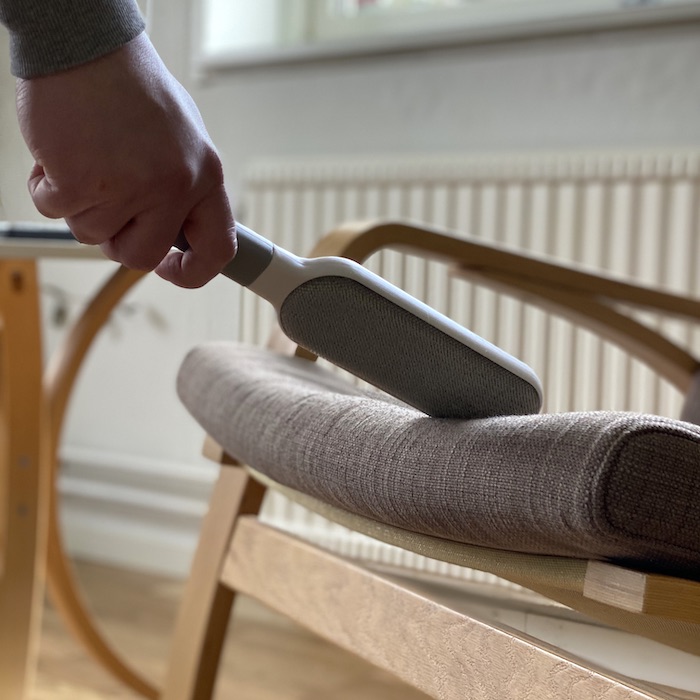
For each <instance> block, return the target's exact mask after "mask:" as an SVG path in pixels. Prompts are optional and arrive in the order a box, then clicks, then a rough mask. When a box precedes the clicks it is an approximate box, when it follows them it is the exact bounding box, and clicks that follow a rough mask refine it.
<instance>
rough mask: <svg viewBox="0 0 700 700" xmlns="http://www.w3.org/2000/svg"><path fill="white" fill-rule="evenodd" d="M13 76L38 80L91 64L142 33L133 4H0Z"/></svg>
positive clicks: (124, 0)
mask: <svg viewBox="0 0 700 700" xmlns="http://www.w3.org/2000/svg"><path fill="white" fill-rule="evenodd" d="M0 23H2V24H4V25H5V26H6V27H7V28H8V29H9V31H10V51H11V67H12V73H13V74H14V75H16V76H17V77H19V78H35V77H38V76H41V75H49V74H51V73H56V72H58V71H62V70H66V69H68V68H72V67H74V66H78V65H81V64H83V63H87V62H88V61H91V60H93V59H95V58H98V57H99V56H104V55H105V54H108V53H111V52H112V51H114V50H116V49H118V48H119V47H120V46H123V45H124V44H126V43H127V42H129V41H131V40H132V39H133V38H135V37H136V36H137V35H138V34H140V33H141V32H142V31H143V29H144V23H143V19H142V18H141V14H140V12H139V9H138V6H137V5H136V2H135V0H0Z"/></svg>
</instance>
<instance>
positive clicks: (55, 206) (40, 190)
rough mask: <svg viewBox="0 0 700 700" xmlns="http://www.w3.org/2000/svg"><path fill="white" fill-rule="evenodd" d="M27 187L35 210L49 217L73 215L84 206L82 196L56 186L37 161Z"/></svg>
mask: <svg viewBox="0 0 700 700" xmlns="http://www.w3.org/2000/svg"><path fill="white" fill-rule="evenodd" d="M27 187H28V189H29V195H30V196H31V198H32V201H33V202H34V206H35V207H36V208H37V211H38V212H39V213H40V214H43V215H44V216H46V217H48V218H49V219H61V218H64V217H70V216H74V215H75V214H77V213H79V212H80V211H81V210H82V209H83V208H84V207H85V206H86V201H85V198H84V197H83V196H80V194H79V193H77V192H68V191H67V190H66V188H65V187H58V186H57V184H56V183H55V182H54V181H53V180H52V179H51V178H50V177H49V176H48V175H47V174H46V172H45V171H44V168H43V166H42V165H40V164H39V163H34V166H33V167H32V171H31V173H30V174H29V178H28V180H27Z"/></svg>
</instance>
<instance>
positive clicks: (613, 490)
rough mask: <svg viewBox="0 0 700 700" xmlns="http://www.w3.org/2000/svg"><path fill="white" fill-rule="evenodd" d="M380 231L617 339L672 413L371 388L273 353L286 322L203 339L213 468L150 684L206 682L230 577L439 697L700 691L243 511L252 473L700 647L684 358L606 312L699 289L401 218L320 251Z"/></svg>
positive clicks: (694, 482)
mask: <svg viewBox="0 0 700 700" xmlns="http://www.w3.org/2000/svg"><path fill="white" fill-rule="evenodd" d="M383 248H400V249H401V250H405V251H410V252H412V253H415V254H420V255H422V256H426V257H429V258H433V257H434V258H437V259H441V260H443V261H447V262H448V263H449V264H451V265H452V266H453V270H454V273H455V274H459V275H466V276H468V277H470V278H471V279H478V280H479V281H480V282H483V283H485V284H487V285H493V286H496V287H498V288H499V289H505V290H507V291H508V292H509V293H512V294H515V295H519V296H522V297H525V298H527V299H528V300H529V301H532V302H535V303H538V304H543V305H545V306H546V307H547V308H550V309H555V310H556V311H558V312H560V313H562V314H563V315H565V316H566V317H568V318H575V319H576V321H577V322H579V323H581V324H582V325H583V326H586V327H588V328H591V329H594V330H595V331H597V332H599V333H600V334H601V335H603V336H604V337H606V338H610V339H612V340H614V341H615V342H616V343H618V344H620V345H622V346H623V347H624V348H626V349H627V350H628V351H629V352H630V353H632V354H634V355H635V356H637V357H639V358H641V359H643V360H644V361H645V362H647V363H648V364H649V365H650V366H651V367H653V368H654V369H655V370H656V371H657V372H658V373H659V375H661V376H663V377H665V378H667V379H669V380H670V381H671V382H673V383H674V384H675V385H676V386H677V387H679V388H680V389H681V390H682V391H683V392H684V393H686V394H688V395H689V397H690V398H689V400H688V402H687V404H686V408H685V409H684V417H685V418H686V419H687V420H686V421H681V420H674V419H669V418H662V417H658V416H647V415H639V414H633V413H623V412H607V413H606V412H590V413H577V414H549V415H547V414H544V415H540V416H515V417H499V418H494V419H487V420H480V421H437V420H434V419H430V418H427V417H425V416H422V415H421V414H417V413H416V412H415V411H413V410H412V409H408V408H406V407H403V406H400V405H397V404H396V403H394V402H391V401H387V400H385V399H384V398H383V397H381V396H378V395H375V394H373V393H371V392H370V393H369V394H365V393H364V392H363V390H361V389H357V388H355V387H354V386H353V385H352V384H351V383H349V382H346V381H345V380H344V379H343V378H342V377H340V376H338V375H337V374H335V373H332V372H329V371H326V370H325V369H323V368H321V367H319V366H317V365H315V364H313V363H312V362H309V359H313V358H312V357H311V358H310V357H309V353H307V352H305V351H297V353H296V354H297V357H291V356H288V355H287V354H285V352H283V351H281V348H284V347H285V345H286V344H285V342H284V341H283V340H281V339H280V337H279V336H275V337H274V339H273V341H272V342H271V347H272V348H274V349H267V350H266V349H260V348H251V347H245V346H240V345H237V344H234V343H214V344H209V345H206V346H203V347H200V348H196V349H195V350H193V351H192V353H190V355H189V356H188V358H187V359H186V360H185V362H184V364H183V367H182V370H181V372H180V377H179V391H180V395H181V397H182V400H183V401H184V403H185V405H186V406H187V407H188V408H189V410H190V411H191V412H192V413H193V415H194V416H195V418H196V419H197V420H198V421H199V422H200V424H201V425H202V426H203V427H204V429H205V430H206V432H207V433H208V434H209V435H210V436H211V438H210V439H209V440H208V442H207V451H208V454H209V455H210V456H212V457H213V458H215V459H217V460H218V461H219V462H220V463H221V471H220V476H219V479H218V482H217V484H216V486H215V489H214V492H213V495H212V499H211V504H210V509H209V513H208V515H207V516H206V519H205V521H204V524H203V527H202V531H201V535H200V542H199V547H198V549H197V552H196V555H195V558H194V563H193V567H192V572H191V576H190V578H189V580H188V583H187V587H186V591H185V596H184V600H183V604H182V607H181V611H180V615H179V620H178V623H177V627H176V632H175V637H174V643H173V647H172V653H171V657H170V663H169V670H168V675H167V679H166V684H165V690H164V694H163V696H162V697H163V698H165V699H166V700H175V699H176V698H177V699H185V698H187V699H188V700H195V699H196V700H203V699H204V698H209V697H210V696H211V693H212V689H213V686H214V683H215V678H216V670H217V666H218V663H219V655H220V651H221V646H222V642H223V639H224V635H225V632H226V629H227V624H228V619H229V614H230V609H231V605H232V602H233V600H234V597H235V595H236V593H242V594H245V595H250V596H253V597H254V598H256V599H258V600H260V601H262V602H263V603H264V604H266V605H268V606H270V607H272V608H273V609H275V610H277V611H280V612H282V613H284V614H285V615H287V616H289V617H290V618H292V619H294V620H296V621H297V622H300V623H301V624H303V625H305V626H306V627H308V628H309V629H310V630H312V631H314V632H316V633H318V634H319V635H321V636H323V637H325V638H327V639H329V640H331V641H333V642H335V643H336V644H338V645H340V646H341V647H343V648H345V649H348V650H350V651H352V652H355V653H356V654H359V655H360V656H361V657H363V658H365V659H367V660H369V661H370V662H372V663H373V664H376V665H378V666H380V667H381V668H384V669H386V670H388V671H390V672H392V673H394V674H396V675H397V676H398V677H400V678H402V679H403V680H405V681H406V682H408V683H409V684H411V685H413V686H415V687H416V688H418V689H420V690H422V691H424V692H426V693H428V694H429V695H430V696H433V697H436V698H467V697H468V698H493V699H498V700H502V699H506V698H513V699H518V698H566V699H570V698H585V699H592V698H595V699H598V698H616V699H618V698H619V699H620V700H622V699H623V698H624V699H625V700H632V699H634V700H642V699H645V700H651V699H656V700H661V699H666V700H670V699H672V698H677V697H688V698H691V697H695V698H697V697H700V695H696V694H694V693H692V692H687V691H678V690H674V689H673V688H669V687H661V686H659V685H655V684H652V683H649V682H641V681H636V680H632V679H630V678H626V677H624V676H621V675H620V674H616V673H613V672H611V671H609V670H605V669H603V668H598V667H595V666H594V665H592V664H590V663H588V662H586V661H584V660H583V659H581V658H578V657H576V656H574V655H572V654H571V653H569V652H567V651H565V650H563V649H559V648H555V647H553V646H551V645H550V644H547V643H544V642H542V641H539V640H537V639H534V638H532V637H530V636H528V635H526V634H523V633H520V632H517V631H516V630H514V629H511V628H508V627H507V626H504V625H501V624H499V623H497V622H492V621H483V620H481V619H479V618H477V617H474V616H472V615H471V614H465V613H463V612H457V611H455V610H453V609H451V608H449V607H445V606H444V605H441V604H439V603H437V602H436V601H435V600H433V599H431V598H430V597H429V596H426V595H421V594H418V593H416V592H415V590H413V588H412V587H410V586H408V585H406V586H404V585H401V584H400V583H398V582H397V581H396V580H395V579H394V578H392V577H388V576H384V575H381V574H379V573H377V571H375V570H372V569H370V568H367V567H364V566H362V565H360V564H359V563H358V562H354V561H350V560H347V559H345V558H343V557H341V556H338V555H336V554H332V553H330V552H328V551H326V550H324V549H321V548H319V547H317V546H315V545H312V544H310V543H309V542H306V541H303V540H300V539H298V538H296V537H294V536H292V535H290V534H288V533H286V532H283V531H281V530H279V529H276V528H274V527H271V526H269V525H266V524H264V523H263V522H261V521H260V520H259V519H258V517H257V514H258V511H259V509H260V506H261V503H262V501H263V497H264V494H265V491H266V489H268V488H269V489H273V490H276V491H280V492H282V493H283V494H285V495H286V496H288V497H289V498H291V499H292V500H293V501H296V502H298V503H300V504H302V505H304V506H306V507H307V508H309V509H310V510H312V511H315V512H317V513H320V514H322V515H323V516H325V517H327V518H328V519H330V520H332V521H334V522H337V523H339V524H341V525H344V526H346V527H349V528H351V529H353V530H355V531H358V532H361V533H364V534H366V535H370V536H371V537H374V538H376V539H379V540H381V541H383V542H387V543H390V544H393V545H396V546H398V547H401V548H403V549H406V550H408V551H410V552H414V553H418V554H423V555H426V556H428V557H431V558H434V559H437V560H441V561H445V562H449V563H452V564H458V565H462V566H467V567H471V568H474V569H477V570H480V571H484V572H490V573H492V574H495V575H497V576H499V577H501V578H503V579H506V580H508V581H512V582H514V583H516V584H520V585H521V586H523V587H525V588H527V589H529V590H531V591H535V592H536V593H539V594H541V595H543V596H545V597H546V598H548V599H550V600H553V601H556V602H558V603H561V604H563V605H565V606H567V607H569V608H572V609H573V610H575V611H579V612H580V613H582V614H583V615H585V616H588V617H590V618H593V619H595V620H598V621H600V622H602V623H604V624H606V625H609V626H612V627H614V628H617V629H619V630H623V631H625V632H628V633H630V634H634V635H640V636H643V637H647V638H650V639H653V640H656V641H659V642H661V643H663V644H666V645H670V646H672V647H675V648H677V649H682V650H684V651H686V652H689V653H691V654H696V655H700V546H698V542H700V538H698V530H699V529H700V505H698V504H699V503H700V498H698V496H700V429H699V428H698V427H697V426H695V425H693V424H692V423H690V422H689V421H690V420H691V419H692V418H693V416H694V410H693V409H694V405H693V402H694V396H695V392H694V390H693V386H694V382H695V378H696V375H697V370H698V367H699V364H698V360H697V359H696V358H695V357H693V356H692V355H691V354H690V353H688V352H687V351H686V350H684V349H682V348H681V347H679V346H677V345H676V344H674V343H672V342H671V341H669V340H667V339H665V338H664V337H662V336H661V335H660V334H659V333H658V332H656V331H654V330H653V329H651V328H648V327H645V326H644V325H643V324H641V323H640V322H639V321H637V320H635V318H633V317H632V316H630V315H625V314H624V313H623V312H622V311H620V309H619V304H620V303H624V304H627V305H633V306H634V307H636V308H640V307H643V308H646V309H652V310H654V311H655V312H664V313H668V314H670V315H673V316H681V317H684V318H687V319H692V320H694V321H697V320H698V319H700V302H698V301H695V300H691V299H686V298H682V297H679V296H674V295H672V294H667V293H664V292H661V291H658V290H653V289H648V288H643V287H640V286H636V285H632V284H628V283H623V282H620V281H616V280H614V279H611V278H607V277H603V276H597V275H592V274H589V273H584V272H581V271H577V270H573V269H569V268H567V267H565V266H561V265H557V264H553V263H550V262H545V261H541V260H537V259H535V258H532V257H528V256H524V255H521V254H517V253H512V252H508V251H504V250H501V249H498V248H495V247H492V246H489V245H484V244H481V243H478V242H476V241H470V240H463V239H458V238H456V237H454V236H451V235H449V234H445V233H442V232H439V231H433V230H429V229H427V228H420V227H416V226H411V225H406V224H400V223H380V224H371V225H365V226H355V227H347V228H344V229H340V230H338V231H336V232H334V233H332V234H330V235H329V236H328V237H326V238H325V239H324V240H322V241H321V243H320V244H319V246H318V248H317V249H316V251H315V254H330V253H332V254H340V255H346V256H348V257H351V258H354V259H356V260H358V261H364V260H365V259H366V258H367V257H368V256H369V255H370V254H372V253H373V252H374V251H376V250H379V249H383ZM397 426H398V427H397ZM450 441H451V442H450ZM465 444H466V445H467V446H468V447H467V449H465V448H464V445H465ZM219 445H220V446H221V447H219ZM368 445H372V450H371V452H370V453H368V450H367V446H368ZM442 448H444V450H443V451H442V452H441V449H442ZM458 449H459V450H461V452H460V457H459V460H455V459H453V457H454V454H455V452H456V451H457V450H458ZM387 455H388V456H387ZM397 455H399V456H397ZM455 472H457V473H458V476H459V478H457V479H456V478H455ZM445 484H447V486H445ZM463 484H467V485H468V487H467V486H465V487H464V488H462V485H463ZM533 484H534V485H535V486H534V487H533ZM528 489H529V490H528ZM608 509H609V510H608ZM699 661H700V660H699ZM699 690H700V689H699Z"/></svg>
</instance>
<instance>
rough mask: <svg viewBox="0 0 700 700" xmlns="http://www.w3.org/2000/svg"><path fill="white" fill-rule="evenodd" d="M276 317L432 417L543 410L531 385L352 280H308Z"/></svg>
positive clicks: (315, 347)
mask: <svg viewBox="0 0 700 700" xmlns="http://www.w3.org/2000/svg"><path fill="white" fill-rule="evenodd" d="M278 316H279V321H280V325H281V327H282V330H283V331H284V333H285V334H286V335H287V336H288V337H289V338H291V339H292V340H293V341H294V342H296V343H298V344H299V345H301V346H302V347H305V348H306V349H307V350H310V351H311V352H313V353H314V354H316V355H318V356H320V357H323V358H324V359H326V360H329V361H330V362H332V363H333V364H336V365H338V366H339V367H342V368H343V369H345V370H347V371H348V372H351V373H352V374H354V375H356V376H357V377H360V378H361V379H364V380H365V381H367V382H369V383H370V384H373V385H374V386H376V387H378V388H379V389H382V390H384V391H386V392H387V393H389V394H391V395H392V396H395V397H396V398H398V399H401V400H402V401H404V402H405V403H407V404H409V405H411V406H413V407H415V408H417V409H419V410H421V411H423V412H424V413H427V414H428V415H430V416H434V417H436V418H461V419H467V418H486V417H490V416H499V415H514V414H527V413H537V412H538V411H539V409H540V402H541V398H540V395H539V392H538V390H537V389H536V388H535V387H534V386H533V385H532V384H530V383H529V382H528V381H526V380H525V379H523V378H522V377H520V376H518V375H516V374H514V373H513V372H511V371H510V370H508V369H507V368H506V367H503V366H501V365H500V364H498V363H497V362H494V361H493V360H492V359H490V358H488V357H485V356H484V355H483V354H481V353H479V352H477V351H476V350H474V349H472V348H470V347H468V346H467V345H464V344H463V343H461V342H460V341H459V340H456V339H455V338H453V337H451V336H449V335H447V334H446V333H445V332H443V331H441V330H439V329H437V328H435V327H434V326H432V325H431V324H430V323H428V322H427V321H425V320H423V319H421V318H418V317H417V316H415V315H414V314H412V313H410V312H409V311H407V310H406V309H403V308H402V307H400V306H398V305H397V304H396V303H394V302H393V301H391V300H390V299H387V298H386V297H384V296H382V295H381V294H379V293H378V292H376V291H374V290H373V289H370V288H368V287H367V286H365V285H363V284H361V283H360V282H357V281H355V280H353V279H350V278H347V277H341V276H327V277H317V278H315V279H311V280H309V281H307V282H304V283H302V284H301V285H299V286H298V287H297V288H296V289H294V290H292V291H291V292H290V293H289V294H288V295H287V297H286V299H285V300H284V302H283V303H282V305H281V307H280V308H279V310H278Z"/></svg>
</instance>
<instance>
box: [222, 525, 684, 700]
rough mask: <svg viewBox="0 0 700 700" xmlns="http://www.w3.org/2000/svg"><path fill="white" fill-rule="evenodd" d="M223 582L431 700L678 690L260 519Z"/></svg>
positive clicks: (241, 532)
mask: <svg viewBox="0 0 700 700" xmlns="http://www.w3.org/2000/svg"><path fill="white" fill-rule="evenodd" d="M272 570H274V571H275V572H276V575H275V576H270V574H269V572H270V571H272ZM222 581H223V582H224V583H225V584H226V585H228V586H229V587H230V588H233V589H235V590H237V591H238V592H241V593H245V594H248V595H252V596H253V597H255V598H257V599H258V600H260V601H262V602H263V603H265V604H266V605H268V606H270V607H271V608H273V609H276V610H279V611H282V612H284V614H285V615H287V616H288V617H290V618H291V619H294V620H296V621H297V622H298V623H300V624H302V625H304V626H305V627H307V628H308V629H310V630H312V631H313V632H315V633H316V634H319V635H320V636H322V637H324V638H325V639H328V640H329V641H331V642H333V643H335V644H337V645H339V646H341V647H343V648H345V649H347V650H348V651H351V652H354V653H356V654H359V655H360V656H362V657H363V658H365V659H367V660H368V661H371V662H372V663H374V664H375V665H378V666H380V667H381V668H383V669H385V670H387V671H390V672H392V673H394V674H396V675H397V676H398V677H399V678H402V679H403V680H405V681H407V682H408V683H410V684H411V685H412V686H414V687H416V688H418V689H420V690H422V691H424V692H426V693H428V694H430V695H432V696H433V697H440V698H444V699H445V700H450V699H452V698H454V699H455V700H457V699H459V700H461V699H462V698H465V697H470V698H484V699H487V698H488V699H492V698H503V700H507V699H508V698H512V699H513V700H520V699H521V698H523V697H542V698H546V697H557V698H561V699H562V700H564V699H567V698H570V699H573V698H583V697H585V698H590V699H591V700H595V699H601V700H602V698H605V697H616V698H620V700H622V699H623V698H624V699H625V700H672V698H673V697H674V696H673V695H671V694H668V693H666V692H664V691H662V690H660V689H656V688H652V686H650V685H646V684H643V683H638V682H632V681H630V682H627V681H623V680H619V679H614V678H612V677H611V676H609V675H608V674H607V673H606V672H605V671H603V670H602V669H596V668H594V667H591V665H590V664H588V663H587V662H581V661H580V660H578V659H576V658H575V657H573V656H569V655H567V654H565V653H563V652H561V651H560V650H558V649H556V648H554V647H550V646H549V645H547V644H545V643H543V642H539V641H536V640H534V639H533V638H531V637H529V636H527V635H525V634H522V633H519V632H516V631H515V630H512V629H510V628H506V627H500V626H499V625H498V624H495V623H493V622H488V623H485V622H482V621H480V620H478V619H476V618H474V617H472V616H469V615H464V614H461V613H458V612H456V611H454V610H451V609H449V608H446V607H444V606H442V605H439V604H438V603H436V602H434V601H432V600H429V599H427V598H424V597H422V596H420V595H418V594H416V593H414V592H412V591H408V590H406V589H404V588H402V587H399V586H397V585H396V584H394V583H393V582H391V581H389V580H387V579H384V578H383V577H381V576H379V575H377V574H375V573H373V572H370V571H368V570H366V569H364V568H362V567H360V566H357V565H354V564H350V563H348V562H347V561H346V560H343V559H341V558H339V557H336V556H335V555H333V554H331V553H329V552H327V551H324V550H321V549H318V548H317V547H315V546H313V545H309V544H308V543H306V542H304V541H302V540H298V539H296V538H295V537H293V536H291V535H288V534H286V533H283V532H281V531H279V530H276V529H275V528H272V527H270V526H268V525H265V524H262V523H261V522H260V521H258V520H257V519H254V518H250V517H244V518H241V519H240V520H239V522H238V525H237V527H236V530H235V533H234V535H233V540H232V542H231V547H230V549H229V552H228V555H227V558H226V562H225V564H224V568H223V570H222ZM358 611H361V614H358ZM399 648H408V649H411V650H413V653H412V654H410V655H403V654H399V653H396V650H397V649H399ZM504 660H507V663H504Z"/></svg>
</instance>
